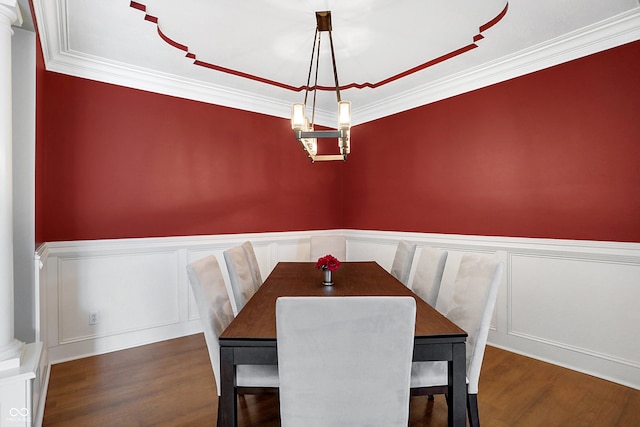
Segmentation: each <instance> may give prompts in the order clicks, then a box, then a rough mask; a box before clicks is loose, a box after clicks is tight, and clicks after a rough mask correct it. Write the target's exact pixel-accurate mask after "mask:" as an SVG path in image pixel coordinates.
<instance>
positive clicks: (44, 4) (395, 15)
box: [33, 0, 640, 126]
mask: <svg viewBox="0 0 640 427" xmlns="http://www.w3.org/2000/svg"><path fill="white" fill-rule="evenodd" d="M33 5H34V8H35V16H36V21H37V25H38V28H39V32H40V36H41V39H42V44H43V46H42V47H43V52H44V57H45V63H46V67H47V69H48V70H51V71H56V72H60V73H65V74H69V75H74V76H78V77H83V78H88V79H94V80H99V81H103V82H107V83H114V84H118V85H124V86H128V87H132V88H137V89H143V90H148V91H153V92H158V93H163V94H168V95H173V96H178V97H184V98H188V99H195V100H199V101H204V102H209V103H213V104H219V105H224V106H230V107H233V108H239V109H244V110H249V111H255V112H260V113H264V114H269V115H274V116H278V117H289V114H290V105H291V103H292V102H301V101H302V98H303V93H302V92H297V91H294V90H291V89H290V88H288V86H292V87H300V86H303V85H304V84H305V83H306V79H307V73H308V68H309V59H310V54H311V46H312V43H313V35H314V31H315V25H316V22H315V11H322V10H330V11H331V12H332V21H333V33H332V34H333V39H334V46H335V50H336V62H337V68H338V74H339V80H340V85H341V86H347V87H348V86H349V85H364V86H367V84H370V85H373V86H375V87H362V88H357V87H351V88H345V89H342V91H341V95H342V99H343V100H349V101H351V102H352V110H353V123H354V124H356V125H357V124H359V123H363V122H367V121H370V120H374V119H377V118H380V117H384V116H387V115H390V114H394V113H397V112H400V111H404V110H407V109H410V108H414V107H417V106H420V105H424V104H427V103H430V102H434V101H436V100H439V99H443V98H447V97H450V96H453V95H457V94H459V93H463V92H466V91H469V90H473V89H477V88H480V87H483V86H487V85H490V84H493V83H497V82H500V81H504V80H507V79H509V78H513V77H517V76H520V75H523V74H526V73H530V72H533V71H536V70H539V69H543V68H546V67H550V66H553V65H556V64H559V63H562V62H566V61H569V60H572V59H575V58H579V57H582V56H585V55H589V54H592V53H595V52H599V51H602V50H605V49H608V48H611V47H615V46H618V45H621V44H624V43H628V42H631V41H634V40H638V39H640V7H639V4H638V0H606V1H605V0H536V1H531V0H509V1H507V0H456V1H452V0H430V1H426V0H351V1H347V0H342V1H337V0H333V1H332V0H324V1H320V0H306V1H302V0H180V1H176V0H138V1H136V2H132V1H129V0H108V1H107V0H33ZM322 43H323V47H324V48H325V49H323V51H326V49H327V48H328V39H326V38H323V40H322ZM196 61H198V62H196ZM320 61H321V65H328V64H329V61H330V60H329V56H328V54H326V55H325V54H322V55H321V59H320ZM220 68H223V69H225V70H226V71H220ZM412 69H414V70H415V69H417V71H415V72H411V70H412ZM321 73H322V71H321ZM327 74H328V75H327V77H324V76H323V75H321V77H320V84H326V85H330V84H331V81H330V80H328V78H329V77H332V76H331V75H329V73H327ZM405 74H406V75H405ZM399 76H401V77H399ZM386 80H390V81H389V82H388V83H386V84H383V83H384V82H385V81H386ZM318 106H319V108H320V110H321V111H320V113H317V114H318V117H317V120H316V121H317V122H318V123H320V124H325V125H330V126H331V125H333V122H334V121H335V120H336V119H335V113H334V111H333V110H334V108H335V94H333V93H332V92H321V93H319V95H318Z"/></svg>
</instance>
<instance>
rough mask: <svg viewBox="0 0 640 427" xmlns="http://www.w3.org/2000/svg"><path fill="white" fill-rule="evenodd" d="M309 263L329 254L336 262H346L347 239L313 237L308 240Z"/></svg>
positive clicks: (341, 237)
mask: <svg viewBox="0 0 640 427" xmlns="http://www.w3.org/2000/svg"><path fill="white" fill-rule="evenodd" d="M309 245H310V247H309V258H310V261H317V260H318V258H320V257H323V256H325V255H328V254H331V255H333V256H334V257H336V258H337V259H338V261H346V260H347V239H346V237H345V236H329V235H322V234H320V235H313V236H311V238H310V239H309Z"/></svg>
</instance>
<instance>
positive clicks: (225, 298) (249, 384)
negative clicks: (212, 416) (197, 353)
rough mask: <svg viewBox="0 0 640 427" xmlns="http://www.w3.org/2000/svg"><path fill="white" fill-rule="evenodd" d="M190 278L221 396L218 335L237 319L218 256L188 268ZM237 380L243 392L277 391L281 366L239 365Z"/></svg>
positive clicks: (195, 263) (206, 258) (199, 261)
mask: <svg viewBox="0 0 640 427" xmlns="http://www.w3.org/2000/svg"><path fill="white" fill-rule="evenodd" d="M187 275H188V276H189V282H190V283H191V289H192V290H193V295H194V297H195V299H196V303H197V304H198V312H199V313H200V321H201V322H202V328H203V330H204V338H205V341H206V343H207V350H208V351H209V359H210V361H211V368H212V369H213V375H214V378H215V382H216V390H217V391H218V397H220V342H219V340H218V336H219V335H220V333H222V331H224V330H225V329H226V327H227V326H229V323H231V321H232V320H233V311H232V310H231V301H230V300H229V294H228V293H227V288H226V287H225V284H224V278H223V277H222V271H221V270H220V265H219V264H218V260H217V259H216V257H215V256H213V255H210V256H208V257H205V258H203V259H200V260H198V261H196V262H193V263H191V264H189V265H187ZM236 378H237V384H238V387H240V389H239V390H238V392H239V393H241V392H243V391H244V390H248V389H251V391H252V392H259V391H260V392H275V391H276V390H277V387H278V382H279V378H278V367H277V366H275V365H239V366H238V367H237V371H236ZM218 417H220V414H218Z"/></svg>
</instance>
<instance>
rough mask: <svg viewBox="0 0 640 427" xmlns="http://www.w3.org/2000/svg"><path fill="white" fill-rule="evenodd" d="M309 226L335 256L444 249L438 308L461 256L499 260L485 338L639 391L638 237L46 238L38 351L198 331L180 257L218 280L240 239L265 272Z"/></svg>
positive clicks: (302, 256)
mask: <svg viewBox="0 0 640 427" xmlns="http://www.w3.org/2000/svg"><path fill="white" fill-rule="evenodd" d="M312 234H344V235H345V236H346V237H347V261H376V262H378V263H379V264H380V265H381V266H382V267H384V268H385V269H387V270H389V269H390V268H391V264H392V262H393V257H394V255H395V250H396V247H397V244H398V241H399V240H409V241H413V242H416V243H417V244H418V250H417V251H416V255H415V260H416V262H417V260H418V259H419V257H420V253H421V250H422V248H423V247H425V246H430V247H436V248H442V249H445V250H447V251H449V257H448V259H447V264H446V267H445V272H444V276H443V285H442V286H443V287H442V289H443V291H442V293H441V297H440V298H439V299H438V303H437V305H436V308H437V309H438V310H440V311H442V312H446V310H447V303H448V299H449V295H448V293H447V284H451V283H452V281H453V280H454V279H455V276H456V273H457V269H458V265H459V262H460V258H461V256H462V254H464V253H466V252H473V253H480V254H486V255H487V256H493V257H497V258H498V259H500V260H502V261H504V262H505V265H506V268H505V273H504V275H503V278H502V284H501V287H500V291H499V293H498V300H497V303H496V308H495V311H494V316H493V320H492V327H491V331H490V335H489V343H490V344H491V345H495V346H497V347H501V348H504V349H507V350H510V351H513V352H516V353H520V354H524V355H528V356H531V357H534V358H538V359H541V360H546V361H549V362H551V363H555V364H558V365H562V366H565V367H568V368H571V369H575V370H578V371H581V372H586V373H589V374H592V375H595V376H598V377H601V378H605V379H609V380H611V381H615V382H618V383H621V384H625V385H628V386H630V387H633V388H636V389H640V344H638V340H637V337H638V335H639V333H640V331H639V329H638V328H639V326H638V325H640V314H638V313H640V312H638V310H636V309H635V307H634V303H636V302H637V301H638V300H639V299H640V244H636V243H618V242H594V241H573V240H554V239H526V238H509V237H487V236H462V235H440V234H428V233H404V232H389V231H372V230H322V231H317V230H311V231H304V232H284V233H256V234H236V235H216V236H189V237H166V238H149V239H121V240H98V241H75V242H52V243H46V244H44V245H42V246H41V247H40V248H39V250H38V254H37V255H38V256H39V257H40V259H41V260H42V263H43V264H42V265H43V271H42V272H41V274H40V280H41V283H40V300H41V301H42V303H41V304H40V306H39V316H40V319H41V322H40V323H41V325H42V327H41V331H40V334H41V336H42V337H43V341H44V342H45V343H46V346H47V349H46V350H47V351H48V354H49V358H50V361H51V362H53V363H56V362H60V361H63V360H68V359H73V358H78V357H84V356H88V355H92V354H99V353H105V352H109V351H114V350H119V349H122V348H127V347H133V346H137V345H143V344H147V343H150V342H154V341H160V340H165V339H170V338H174V337H177V336H182V335H188V334H192V333H197V332H200V331H201V330H202V329H201V326H200V324H199V318H198V310H197V306H196V304H195V301H194V300H193V295H192V294H191V290H190V287H189V283H188V278H187V275H186V270H185V267H186V265H187V264H188V263H190V262H193V261H196V260H198V259H200V258H203V257H205V256H207V255H215V256H216V257H217V258H218V261H219V262H220V265H221V267H222V269H223V275H224V276H225V280H226V282H227V287H229V280H228V274H227V271H226V268H225V264H224V258H223V256H222V252H223V251H224V250H226V249H228V248H230V247H233V246H237V245H240V244H242V243H243V242H244V241H247V240H249V241H251V242H252V243H253V246H254V249H255V252H256V256H257V258H258V263H259V266H260V271H261V273H262V276H263V278H266V277H267V276H268V275H269V273H270V272H271V270H272V269H273V267H274V266H275V265H276V264H277V263H278V262H279V261H309V237H310V236H311V235H312ZM414 268H415V265H414ZM413 277H414V273H413V271H412V273H411V276H410V278H409V283H411V282H412V280H413ZM234 309H235V307H234ZM92 313H94V314H95V313H97V314H98V316H97V319H98V324H96V325H89V321H90V320H91V321H93V320H95V319H90V317H91V316H90V314H92ZM94 317H95V316H94Z"/></svg>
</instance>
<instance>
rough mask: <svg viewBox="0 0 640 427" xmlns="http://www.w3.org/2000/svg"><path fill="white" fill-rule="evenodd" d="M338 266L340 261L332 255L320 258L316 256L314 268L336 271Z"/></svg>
mask: <svg viewBox="0 0 640 427" xmlns="http://www.w3.org/2000/svg"><path fill="white" fill-rule="evenodd" d="M339 267H340V261H338V259H337V258H336V257H334V256H333V255H325V256H323V257H321V258H318V262H317V263H316V268H317V269H320V268H322V269H323V270H329V271H336V270H337V269H338V268H339Z"/></svg>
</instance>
